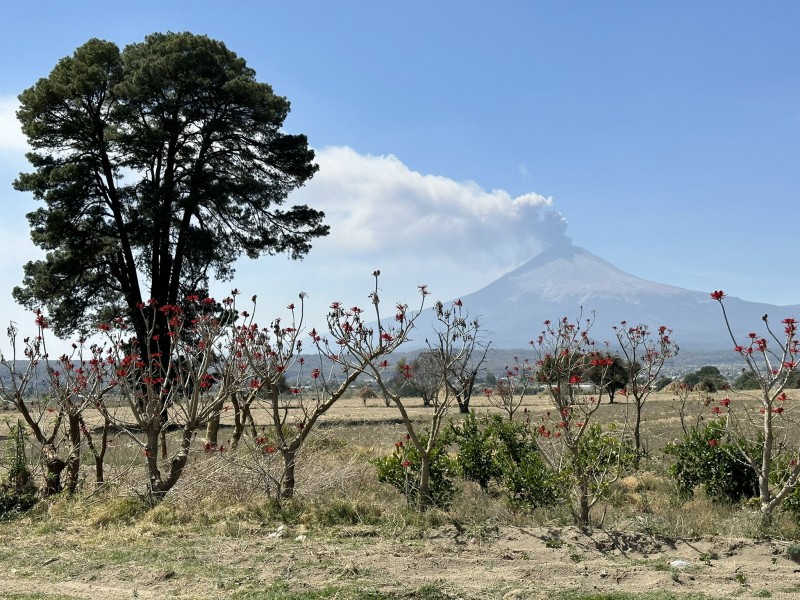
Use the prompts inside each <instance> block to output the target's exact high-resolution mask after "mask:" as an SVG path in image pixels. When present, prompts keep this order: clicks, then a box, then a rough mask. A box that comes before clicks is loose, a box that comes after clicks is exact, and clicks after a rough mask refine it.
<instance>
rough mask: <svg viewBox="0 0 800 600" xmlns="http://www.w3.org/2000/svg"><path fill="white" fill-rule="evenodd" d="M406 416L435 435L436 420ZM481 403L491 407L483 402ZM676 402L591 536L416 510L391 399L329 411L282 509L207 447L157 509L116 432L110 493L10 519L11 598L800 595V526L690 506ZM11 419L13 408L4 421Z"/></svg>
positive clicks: (614, 416) (547, 518) (664, 396)
mask: <svg viewBox="0 0 800 600" xmlns="http://www.w3.org/2000/svg"><path fill="white" fill-rule="evenodd" d="M721 397H722V396H721V395H718V398H721ZM718 398H717V399H718ZM732 399H733V401H734V402H739V403H741V402H746V398H745V397H744V396H739V395H733V396H732ZM715 401H716V399H715ZM411 404H413V405H414V407H413V415H414V417H415V418H416V419H418V420H419V422H420V423H424V421H425V420H426V418H427V415H428V409H425V408H423V407H422V406H421V402H415V401H412V403H411ZM526 406H527V408H528V409H529V411H530V414H531V415H532V417H533V418H538V416H539V415H541V414H543V413H544V412H545V411H546V410H547V409H548V404H547V400H546V398H545V397H544V396H541V397H539V396H532V397H530V398H529V399H528V400H527V401H526ZM688 407H689V408H688V413H689V415H690V416H692V417H693V416H694V415H697V414H709V411H708V407H707V406H703V401H702V400H701V399H700V398H699V397H692V398H690V400H689V405H688ZM473 408H474V410H475V411H476V413H478V414H481V413H484V412H487V411H490V410H493V409H492V408H491V407H490V406H489V405H488V404H487V403H486V399H485V398H483V397H482V396H481V397H476V398H475V399H474V400H473ZM677 408H678V405H677V403H676V399H675V397H674V395H672V394H669V393H659V394H655V395H653V396H652V397H651V400H650V401H649V402H648V404H647V405H646V406H645V422H644V424H643V430H644V433H645V440H646V444H647V447H648V449H649V455H648V457H647V458H646V459H645V460H644V461H643V462H642V465H641V468H640V470H639V471H638V472H636V473H632V474H630V475H628V476H627V477H624V478H622V479H620V480H619V481H618V482H617V483H616V484H615V485H614V486H613V488H612V490H611V493H610V494H609V496H608V498H607V501H606V502H605V503H604V504H603V505H602V506H600V507H598V509H597V510H596V511H595V513H594V514H595V520H596V522H598V525H599V521H601V520H602V527H599V526H598V527H596V528H595V529H593V531H592V532H590V533H585V532H581V531H579V530H577V529H576V528H574V527H573V526H572V525H571V522H572V521H571V516H570V513H569V510H568V509H567V508H566V507H563V506H556V507H551V508H547V509H537V510H534V511H522V510H515V509H513V508H511V507H510V506H509V505H508V504H507V502H506V501H505V500H504V499H503V498H502V497H500V496H497V495H491V494H488V495H487V494H484V493H482V492H481V491H480V490H479V489H478V488H477V486H475V485H474V484H472V483H469V482H464V481H460V482H459V493H458V495H457V497H456V499H455V501H454V503H453V505H452V506H451V507H450V508H449V509H447V510H438V509H435V510H431V511H429V512H427V513H425V514H418V513H416V512H414V511H412V510H409V509H408V508H407V507H406V504H405V500H404V498H403V497H402V495H400V494H399V493H397V491H396V490H395V489H394V488H390V487H389V486H386V485H383V484H379V483H378V482H377V480H376V473H375V468H374V467H373V466H372V465H371V464H370V462H369V461H370V459H372V458H375V457H379V456H383V455H386V454H388V453H390V451H391V450H392V449H393V443H394V441H395V440H397V439H398V438H399V437H400V436H401V435H402V434H403V433H404V429H403V427H402V424H401V421H400V419H399V415H398V414H397V412H396V409H393V408H387V407H385V406H384V405H383V402H382V401H380V400H369V401H368V406H366V407H365V406H364V404H363V403H362V401H361V400H360V399H356V398H352V399H346V400H343V401H341V402H340V403H339V404H338V405H336V406H335V407H334V408H333V409H332V410H331V411H330V412H329V413H328V414H327V415H326V416H325V417H324V419H323V420H322V422H321V423H320V425H319V427H318V429H317V430H315V431H314V432H313V433H312V435H311V436H310V438H309V440H308V444H307V447H305V448H304V450H303V452H302V454H301V457H300V462H299V465H298V488H297V492H298V493H297V497H296V498H294V499H292V500H286V501H283V502H278V501H276V500H275V499H274V498H269V497H267V496H266V495H265V493H264V491H263V489H262V488H261V487H260V483H259V479H258V477H257V476H255V475H254V474H253V473H252V472H248V471H246V470H242V469H240V468H237V466H236V464H235V462H236V461H235V460H234V457H231V456H227V455H225V454H220V453H213V454H208V453H205V452H203V451H202V443H201V441H202V440H200V439H198V440H197V442H196V443H195V444H194V446H193V448H195V450H193V453H192V457H191V460H190V462H189V467H188V472H187V473H186V474H185V475H184V477H183V478H182V480H181V482H180V483H179V484H178V486H177V487H176V488H175V489H174V490H173V491H171V492H170V494H169V495H168V497H167V499H166V500H165V501H164V502H162V503H161V504H159V505H157V506H155V507H150V506H149V505H148V504H147V503H146V502H144V501H143V495H142V493H143V490H144V483H145V479H144V476H145V475H144V469H143V467H142V465H141V457H140V451H139V449H138V448H136V447H135V446H134V445H133V444H131V442H130V441H129V440H127V439H126V438H125V437H124V436H121V435H117V436H115V439H114V443H113V444H112V447H113V449H112V450H111V451H110V457H109V479H108V483H107V485H106V486H105V487H104V488H103V489H100V490H98V489H95V488H94V486H93V484H92V483H91V481H90V480H87V481H85V482H84V483H83V485H82V486H81V489H80V492H79V493H78V494H76V496H75V497H73V498H67V497H63V498H55V499H49V500H47V501H45V502H41V503H40V504H39V505H38V506H37V507H36V508H34V509H33V510H32V511H31V512H29V513H27V514H24V515H21V516H19V517H16V518H14V519H11V520H8V521H5V522H2V523H0V561H2V565H3V567H2V572H0V597H2V598H14V599H21V600H22V599H24V600H30V599H38V598H42V599H60V598H95V597H103V598H104V599H109V600H110V599H116V598H233V599H250V598H252V599H262V598H430V599H434V598H556V599H564V600H567V599H584V600H585V599H590V598H591V599H596V600H600V599H604V600H611V599H620V600H622V599H636V600H667V599H673V598H709V599H712V598H727V597H731V598H732V597H745V598H747V597H760V598H792V597H796V595H797V594H800V574H798V573H797V572H795V571H796V570H797V569H798V565H797V564H796V563H795V562H794V561H793V560H792V559H791V558H790V556H794V555H793V553H792V549H793V548H794V547H795V545H797V548H796V549H797V550H798V553H800V544H797V542H795V540H796V539H798V537H800V530H798V527H797V524H796V522H795V520H794V519H793V518H792V517H791V516H790V515H788V514H780V515H779V516H778V518H777V519H776V520H775V522H774V523H773V525H772V526H771V528H770V529H768V530H765V529H763V528H762V527H761V526H760V521H759V518H758V515H757V514H756V513H755V511H753V510H752V509H750V508H748V507H747V506H744V505H741V506H738V505H737V506H727V505H718V504H714V503H712V502H711V501H710V500H709V499H708V498H706V497H705V496H704V495H703V494H697V495H696V496H695V498H694V499H691V500H688V501H681V500H679V499H678V498H677V496H676V494H675V490H674V484H673V483H672V482H671V481H670V480H669V478H668V477H667V474H666V473H667V466H668V457H667V456H666V455H665V454H664V453H663V451H662V449H663V447H664V445H665V444H666V443H667V442H668V441H670V440H672V439H675V438H677V437H679V436H680V435H681V433H682V430H681V424H680V419H679V417H678V413H677ZM123 410H124V409H120V411H123ZM625 414H626V405H625V403H624V399H623V398H620V402H618V403H617V404H614V405H604V406H602V407H601V408H600V410H599V411H598V413H597V415H596V418H597V420H599V421H600V422H605V423H616V424H618V426H624V423H625V422H626V419H625ZM119 416H121V417H123V418H124V414H122V412H121V413H120V415H119ZM255 417H256V422H257V423H258V422H266V419H265V418H263V415H260V414H258V413H256V415H255ZM13 418H14V416H13V414H12V413H10V412H5V413H0V421H5V422H6V425H5V426H7V423H8V422H11V421H13ZM452 418H453V419H459V418H461V417H460V416H459V415H457V414H453V415H452ZM226 421H229V419H228V415H227V413H223V422H226ZM228 433H229V430H223V432H222V435H221V439H223V440H224V439H225V436H226V434H228ZM198 435H199V437H202V432H201V433H199V434H198ZM241 452H246V448H245V449H243V450H241ZM29 457H30V458H31V459H35V454H34V453H32V452H30V451H29ZM85 460H86V461H87V469H85V472H86V474H87V477H90V476H91V473H92V471H91V465H90V464H89V463H90V462H91V457H90V456H88V455H86V456H85ZM675 561H681V562H677V563H676V562H675ZM671 563H672V564H671Z"/></svg>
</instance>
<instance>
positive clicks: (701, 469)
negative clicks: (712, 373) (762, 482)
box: [664, 419, 758, 502]
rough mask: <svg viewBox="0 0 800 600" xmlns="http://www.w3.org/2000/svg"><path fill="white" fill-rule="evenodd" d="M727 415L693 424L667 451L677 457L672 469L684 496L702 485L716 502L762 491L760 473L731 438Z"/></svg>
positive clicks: (737, 499) (671, 473)
mask: <svg viewBox="0 0 800 600" xmlns="http://www.w3.org/2000/svg"><path fill="white" fill-rule="evenodd" d="M726 439H728V432H727V431H726V428H725V419H718V420H713V421H710V422H708V423H706V424H705V426H697V427H693V428H692V429H691V430H690V431H689V433H687V434H686V435H685V436H684V438H683V440H682V441H678V442H672V443H670V444H668V445H667V447H666V448H665V449H664V451H665V452H666V453H667V454H669V455H671V456H674V457H675V464H673V465H672V466H671V467H670V469H669V473H670V476H671V477H673V478H674V479H675V482H676V483H677V485H678V491H679V493H680V495H681V496H683V497H685V498H690V497H692V496H693V493H694V488H695V487H697V486H698V485H699V486H702V487H703V489H705V492H706V494H708V496H709V497H710V498H711V499H712V500H714V501H716V502H724V501H727V502H738V501H739V500H742V499H743V498H751V497H753V496H757V495H758V476H757V475H756V472H755V471H754V470H753V468H752V467H751V466H750V465H748V464H747V463H746V462H745V458H744V456H743V454H742V453H741V450H740V449H739V446H738V445H736V444H733V443H730V442H729V441H726Z"/></svg>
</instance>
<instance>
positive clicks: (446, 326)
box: [370, 286, 480, 511]
mask: <svg viewBox="0 0 800 600" xmlns="http://www.w3.org/2000/svg"><path fill="white" fill-rule="evenodd" d="M420 290H421V292H422V295H423V301H424V298H425V296H427V295H428V291H427V288H426V287H425V286H421V287H420ZM433 311H434V313H435V315H436V323H435V325H434V331H433V332H431V334H429V337H428V340H429V341H428V350H427V353H428V354H429V355H430V356H433V357H435V358H436V361H437V363H438V374H439V385H438V393H437V394H436V395H435V396H434V397H433V398H432V400H431V409H432V414H431V416H430V422H429V423H427V424H426V427H425V429H421V428H420V426H419V424H418V423H417V421H416V420H415V419H414V418H413V417H411V415H410V414H409V412H408V408H407V406H406V400H405V399H404V398H403V397H402V395H401V391H402V390H398V389H392V388H391V387H390V386H389V385H388V384H387V381H386V379H385V378H384V372H383V370H382V369H381V368H375V365H374V364H371V365H370V370H371V374H372V376H373V377H374V378H375V381H376V382H377V384H378V387H379V388H380V389H381V391H382V392H383V393H384V395H385V397H386V398H387V399H389V401H390V402H391V403H392V404H394V406H396V407H397V409H398V411H399V412H400V416H401V418H402V419H403V424H404V426H405V429H406V442H407V443H410V444H412V445H413V446H414V449H415V450H416V452H417V454H418V455H419V461H420V467H419V481H418V482H416V483H417V486H416V489H417V494H416V502H417V506H416V508H417V509H418V510H420V511H424V510H426V509H428V508H429V507H430V506H431V505H432V503H433V498H432V494H431V481H430V477H431V465H432V462H433V460H434V459H435V454H436V452H437V451H438V450H439V449H438V446H437V445H438V443H439V438H440V435H441V433H442V428H443V426H444V425H445V418H446V416H447V415H448V413H449V412H450V410H451V408H452V407H453V405H455V404H456V403H457V391H456V389H455V388H454V387H453V386H452V385H448V384H447V377H448V375H450V374H451V373H452V372H453V369H454V368H458V367H457V365H459V364H463V363H464V361H465V360H466V359H468V356H469V354H470V353H471V352H472V351H473V350H474V348H475V340H476V338H477V337H478V335H479V333H480V325H479V323H478V320H477V319H470V318H469V315H468V313H467V311H466V310H465V309H464V308H463V304H462V302H461V300H456V301H455V302H454V303H453V304H452V306H450V307H445V306H444V304H443V303H442V302H436V303H435V304H434V305H433ZM431 340H432V341H431ZM380 366H381V365H378V367H380ZM414 376H415V374H414V373H413V371H412V370H411V369H410V368H409V369H407V370H406V373H405V374H404V377H405V378H406V379H409V380H410V379H413V377H414ZM400 443H405V442H400Z"/></svg>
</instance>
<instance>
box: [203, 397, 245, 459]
mask: <svg viewBox="0 0 800 600" xmlns="http://www.w3.org/2000/svg"><path fill="white" fill-rule="evenodd" d="M224 405H225V398H220V399H219V400H218V401H217V403H216V404H215V405H214V408H213V410H214V412H213V415H212V417H211V418H210V419H209V420H208V425H206V442H207V443H209V444H211V447H212V448H216V447H217V445H218V444H219V439H218V437H219V419H220V412H221V411H222V407H223V406H224ZM233 405H234V410H235V411H236V414H237V415H238V412H239V410H238V403H237V402H236V399H234V401H233Z"/></svg>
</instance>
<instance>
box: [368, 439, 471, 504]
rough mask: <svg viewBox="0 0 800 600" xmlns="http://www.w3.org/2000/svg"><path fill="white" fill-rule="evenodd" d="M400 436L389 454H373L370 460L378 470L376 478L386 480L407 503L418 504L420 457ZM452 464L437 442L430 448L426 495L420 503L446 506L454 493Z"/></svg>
mask: <svg viewBox="0 0 800 600" xmlns="http://www.w3.org/2000/svg"><path fill="white" fill-rule="evenodd" d="M407 441H408V440H406V439H404V440H401V441H398V442H395V448H394V452H392V453H391V454H390V455H389V456H384V457H383V458H377V459H375V460H373V461H372V464H374V465H375V467H376V468H377V470H378V481H380V482H381V483H388V484H390V485H393V486H394V487H396V488H397V489H398V490H400V491H401V492H402V493H403V494H404V495H405V497H406V500H407V502H408V505H409V506H418V505H419V499H420V484H421V475H422V473H421V471H422V460H421V457H420V453H419V451H418V450H417V448H416V447H415V446H414V445H413V444H408V443H406V442H407ZM455 470H456V466H455V462H454V461H453V459H451V458H450V457H449V456H448V455H447V453H446V452H445V450H444V446H443V445H441V444H439V445H437V446H435V447H434V448H433V451H432V452H431V462H430V474H429V479H428V486H429V487H428V497H427V498H426V502H425V503H424V504H427V505H430V506H438V507H446V506H448V505H449V504H450V503H451V502H452V500H453V496H454V495H455V491H456V488H455V484H454V482H453V474H454V473H455Z"/></svg>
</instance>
